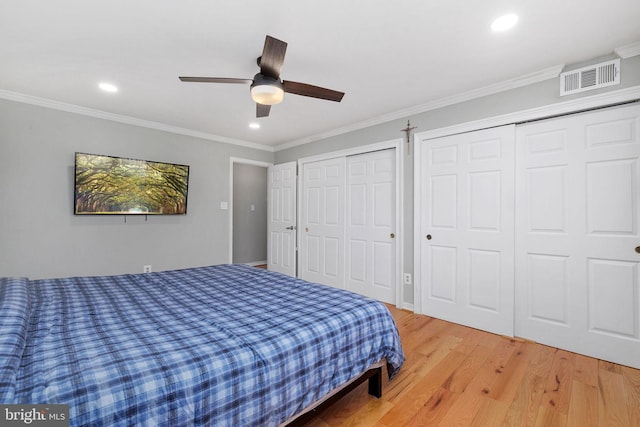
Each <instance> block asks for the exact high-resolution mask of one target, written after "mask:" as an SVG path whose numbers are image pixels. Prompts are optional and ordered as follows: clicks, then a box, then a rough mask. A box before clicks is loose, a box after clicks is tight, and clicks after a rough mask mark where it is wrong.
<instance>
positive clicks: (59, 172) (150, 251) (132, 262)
mask: <svg viewBox="0 0 640 427" xmlns="http://www.w3.org/2000/svg"><path fill="white" fill-rule="evenodd" d="M76 151H82V152H88V153H97V154H109V155H116V156H123V157H132V158H138V159H147V160H157V161H164V162H171V163H179V164H186V165H189V166H190V177H189V198H188V212H187V215H185V216H149V217H148V220H147V221H145V219H144V217H133V216H128V217H127V221H126V223H125V221H124V217H122V216H113V217H112V216H74V215H73V174H74V169H73V168H74V152H76ZM230 157H240V158H245V159H252V160H258V161H264V162H273V153H271V152H267V151H261V150H254V149H250V148H244V147H240V146H235V145H229V144H224V143H219V142H214V141H208V140H203V139H198V138H194V137H189V136H184V135H177V134H173V133H169V132H163V131H158V130H153V129H147V128H143V127H138V126H132V125H127V124H122V123H117V122H112V121H108V120H102V119H97V118H92V117H87V116H82V115H77V114H73V113H68V112H63V111H58V110H53V109H47V108H43V107H38V106H34V105H29V104H23V103H19V102H12V101H6V100H0V276H27V277H30V278H43V277H65V276H75V275H104V274H120V273H139V272H142V267H143V265H145V264H150V265H152V266H153V270H155V271H158V270H167V269H174V268H185V267H192V266H201V265H210V264H219V263H226V262H228V261H229V235H230V230H229V222H230V221H229V217H228V215H229V211H228V210H220V202H221V201H230V200H229V197H230V195H229V188H230V182H229V179H230V178H229V177H230V171H229V167H230V160H229V158H230Z"/></svg>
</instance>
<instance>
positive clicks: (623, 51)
mask: <svg viewBox="0 0 640 427" xmlns="http://www.w3.org/2000/svg"><path fill="white" fill-rule="evenodd" d="M613 51H614V52H615V53H616V55H618V56H619V57H620V58H623V59H627V58H631V57H632V56H638V55H640V41H637V42H634V43H629V44H626V45H624V46H620V47H617V48H615V49H614V50H613Z"/></svg>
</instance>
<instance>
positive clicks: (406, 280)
mask: <svg viewBox="0 0 640 427" xmlns="http://www.w3.org/2000/svg"><path fill="white" fill-rule="evenodd" d="M403 279H404V284H405V285H410V284H411V273H404V276H403Z"/></svg>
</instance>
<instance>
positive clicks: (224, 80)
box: [178, 77, 253, 85]
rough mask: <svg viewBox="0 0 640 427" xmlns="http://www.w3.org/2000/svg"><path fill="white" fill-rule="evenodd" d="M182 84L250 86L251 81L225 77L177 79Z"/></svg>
mask: <svg viewBox="0 0 640 427" xmlns="http://www.w3.org/2000/svg"><path fill="white" fill-rule="evenodd" d="M178 78H179V79H180V81H183V82H194V83H237V84H249V85H250V84H251V83H253V80H251V79H233V78H226V77H178Z"/></svg>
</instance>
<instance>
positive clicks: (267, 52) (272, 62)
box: [260, 36, 287, 79]
mask: <svg viewBox="0 0 640 427" xmlns="http://www.w3.org/2000/svg"><path fill="white" fill-rule="evenodd" d="M286 52H287V43H285V42H283V41H282V40H278V39H275V38H273V37H271V36H267V38H266V39H265V40H264V48H263V49H262V56H261V57H260V73H261V74H264V75H265V76H269V77H272V78H274V79H279V78H280V69H281V68H282V63H283V62H284V54H285V53H286Z"/></svg>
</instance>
